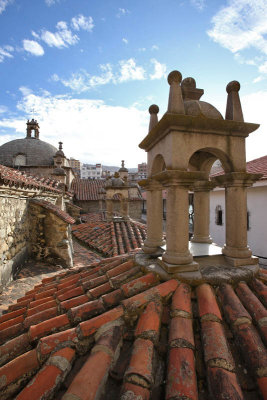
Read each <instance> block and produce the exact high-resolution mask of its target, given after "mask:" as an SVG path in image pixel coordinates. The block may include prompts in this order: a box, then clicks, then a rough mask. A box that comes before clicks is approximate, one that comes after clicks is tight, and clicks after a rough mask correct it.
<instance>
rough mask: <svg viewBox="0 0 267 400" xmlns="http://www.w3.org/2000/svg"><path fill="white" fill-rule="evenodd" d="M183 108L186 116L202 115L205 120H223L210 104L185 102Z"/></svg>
mask: <svg viewBox="0 0 267 400" xmlns="http://www.w3.org/2000/svg"><path fill="white" fill-rule="evenodd" d="M184 108H185V113H186V115H194V116H197V115H201V114H202V115H203V116H204V117H207V118H214V119H223V116H222V114H221V113H220V112H219V111H218V110H217V108H215V107H214V106H213V105H211V104H210V103H206V102H205V101H200V100H185V101H184Z"/></svg>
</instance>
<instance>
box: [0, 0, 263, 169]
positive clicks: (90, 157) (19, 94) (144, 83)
mask: <svg viewBox="0 0 267 400" xmlns="http://www.w3.org/2000/svg"><path fill="white" fill-rule="evenodd" d="M0 26H1V28H0V32H1V40H0V71H1V77H2V79H1V88H0V145H1V144H3V143H5V142H7V141H10V140H13V139H17V138H23V137H25V134H26V120H27V119H28V118H32V117H34V118H36V119H37V120H38V122H39V124H40V138H41V139H42V140H45V141H47V142H49V143H51V144H53V145H55V146H57V144H58V141H62V142H63V150H64V152H65V154H66V156H67V157H68V158H70V157H73V158H76V159H79V160H81V161H82V162H84V163H91V164H94V163H97V162H101V163H102V164H105V165H120V161H121V160H122V159H124V160H125V161H126V165H127V167H129V168H133V167H136V166H137V164H138V163H141V162H146V153H145V152H144V151H142V150H141V149H139V148H138V144H139V143H140V142H141V140H142V139H143V138H144V137H145V135H146V134H147V130H148V123H149V114H148V111H147V110H148V107H149V106H150V105H151V104H153V103H155V104H158V105H159V107H160V112H159V117H161V116H162V115H163V114H164V112H165V111H166V110H167V104H168V91H169V85H168V83H167V81H166V78H167V75H168V73H169V72H170V71H172V70H173V69H178V70H179V71H181V73H182V74H183V77H184V78H185V77H187V76H193V77H194V78H195V80H196V82H197V87H199V88H202V89H204V91H205V93H204V96H203V98H202V99H203V101H207V102H209V103H211V104H213V105H214V106H215V107H217V108H218V110H219V111H220V112H221V113H222V115H224V113H225V107H226V96H227V94H226V91H225V87H226V85H227V83H228V82H229V81H231V80H239V81H240V83H241V90H240V97H241V104H242V107H243V113H244V119H245V121H246V122H254V123H260V124H261V127H260V128H259V130H258V131H256V132H255V133H253V134H252V135H251V137H250V138H249V139H248V140H247V160H251V159H254V158H257V157H260V156H263V155H266V144H267V140H266V133H265V132H266V130H267V115H266V112H265V104H267V84H266V77H267V58H266V54H267V39H266V34H267V28H266V27H267V4H266V2H265V1H264V0H255V1H253V2H252V1H251V0H234V1H221V0H215V1H211V0H187V1H179V0H167V1H163V0H158V1H156V2H155V1H153V2H152V0H147V1H146V2H141V1H139V0H136V1H135V2H134V4H133V3H132V2H131V1H130V0H113V1H111V0H109V1H107V0H106V1H102V2H98V3H97V4H93V3H90V2H84V1H82V0H76V1H74V0H35V1H34V2H30V0H24V1H22V0H0Z"/></svg>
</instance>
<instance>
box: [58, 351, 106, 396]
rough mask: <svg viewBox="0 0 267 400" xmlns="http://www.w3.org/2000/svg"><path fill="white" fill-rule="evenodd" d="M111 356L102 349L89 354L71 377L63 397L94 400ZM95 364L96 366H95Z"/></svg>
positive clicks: (104, 378)
mask: <svg viewBox="0 0 267 400" xmlns="http://www.w3.org/2000/svg"><path fill="white" fill-rule="evenodd" d="M111 361H112V359H111V357H110V356H109V355H108V354H107V353H105V352H102V351H98V352H97V353H94V354H91V355H90V356H89V357H88V359H87V361H86V363H85V364H84V365H83V367H82V369H81V370H80V371H79V372H78V374H77V375H76V376H75V378H74V379H73V381H72V383H71V385H70V387H69V388H68V390H67V392H66V393H65V395H64V396H63V397H62V400H64V399H66V400H67V399H68V400H69V399H71V398H73V399H77V400H78V399H79V400H95V399H97V398H99V396H100V394H101V391H102V388H103V385H104V384H105V380H106V378H107V373H108V370H109V368H110V364H111ZM96 365H97V368H96Z"/></svg>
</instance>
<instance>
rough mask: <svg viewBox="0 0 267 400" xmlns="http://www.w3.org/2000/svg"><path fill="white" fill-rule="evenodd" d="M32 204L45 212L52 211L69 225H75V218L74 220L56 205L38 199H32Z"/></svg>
mask: <svg viewBox="0 0 267 400" xmlns="http://www.w3.org/2000/svg"><path fill="white" fill-rule="evenodd" d="M30 202H31V203H33V204H36V205H37V206H40V207H42V208H44V209H45V210H48V211H51V212H52V213H53V214H55V215H56V216H57V217H59V218H60V219H62V221H65V222H66V223H68V224H74V223H75V219H74V218H72V217H71V216H70V215H69V214H68V213H67V212H66V211H63V210H61V208H60V207H58V206H56V205H55V204H52V203H49V202H48V201H45V200H37V199H31V200H30Z"/></svg>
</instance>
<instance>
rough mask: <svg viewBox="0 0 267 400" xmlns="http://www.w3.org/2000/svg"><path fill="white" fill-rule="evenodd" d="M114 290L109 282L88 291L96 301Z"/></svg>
mask: <svg viewBox="0 0 267 400" xmlns="http://www.w3.org/2000/svg"><path fill="white" fill-rule="evenodd" d="M111 290H112V287H111V285H110V283H109V282H106V283H104V285H100V286H97V287H96V288H94V289H90V290H88V292H87V294H89V295H90V296H92V297H93V298H94V299H97V298H98V297H100V296H102V295H103V294H106V293H108V292H110V291H111Z"/></svg>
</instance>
